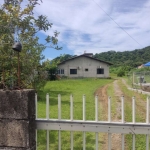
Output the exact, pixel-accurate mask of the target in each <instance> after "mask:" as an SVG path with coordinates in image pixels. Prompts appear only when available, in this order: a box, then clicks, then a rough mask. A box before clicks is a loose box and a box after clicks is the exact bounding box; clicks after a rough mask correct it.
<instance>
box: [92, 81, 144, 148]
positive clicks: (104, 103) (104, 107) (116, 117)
mask: <svg viewBox="0 0 150 150" xmlns="http://www.w3.org/2000/svg"><path fill="white" fill-rule="evenodd" d="M119 82H120V81H119V80H115V81H114V82H113V83H112V84H109V85H106V86H103V87H101V88H100V89H97V91H96V92H95V95H98V97H99V102H100V109H101V113H102V114H103V115H101V118H100V120H103V121H104V120H105V121H106V120H107V119H108V95H107V89H108V87H109V86H113V89H114V95H115V100H116V102H115V105H116V107H115V108H116V110H115V111H116V113H114V114H113V115H112V121H116V122H118V121H121V120H120V114H121V101H120V98H121V96H123V95H124V93H123V91H122V89H121V87H120V85H119ZM121 82H122V84H123V85H124V86H126V87H127V86H128V85H127V84H126V81H125V80H123V79H122V80H121ZM135 95H136V96H137V97H138V99H139V100H138V103H137V104H136V105H137V106H136V107H138V108H139V109H140V112H141V113H142V114H144V113H145V109H144V106H145V102H143V100H142V99H141V98H140V96H139V94H136V93H135ZM126 101H127V102H128V103H131V98H127V99H126ZM141 106H142V107H141ZM143 117H145V116H143ZM101 139H103V141H102V142H101V143H102V145H101V147H102V148H101V149H103V150H107V149H108V135H107V134H102V137H101ZM111 139H112V141H111V142H112V150H121V135H120V134H112V135H111ZM125 149H128V148H127V146H125Z"/></svg>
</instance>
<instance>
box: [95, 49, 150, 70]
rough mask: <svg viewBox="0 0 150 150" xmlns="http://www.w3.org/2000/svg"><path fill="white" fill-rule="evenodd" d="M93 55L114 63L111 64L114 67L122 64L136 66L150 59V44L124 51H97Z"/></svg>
mask: <svg viewBox="0 0 150 150" xmlns="http://www.w3.org/2000/svg"><path fill="white" fill-rule="evenodd" d="M94 57H95V58H98V59H101V60H104V61H108V62H111V63H113V64H114V65H113V66H114V67H115V66H116V67H117V66H123V65H127V66H131V67H137V66H139V65H141V64H144V63H146V62H149V61H150V46H148V47H145V48H143V49H137V50H133V51H124V52H116V51H108V52H103V53H99V54H98V53H97V54H95V55H94Z"/></svg>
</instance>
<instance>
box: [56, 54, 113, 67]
mask: <svg viewBox="0 0 150 150" xmlns="http://www.w3.org/2000/svg"><path fill="white" fill-rule="evenodd" d="M79 57H87V58H90V59H93V60H97V61H100V62H103V63H106V64H108V65H113V64H112V63H110V62H107V61H104V60H100V59H97V58H93V57H90V56H88V55H85V54H82V55H79V56H76V57H72V58H70V59H67V60H65V61H63V62H61V63H59V64H58V65H61V64H64V63H65V62H67V61H70V60H73V59H76V58H79Z"/></svg>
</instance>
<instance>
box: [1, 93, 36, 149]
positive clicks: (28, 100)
mask: <svg viewBox="0 0 150 150" xmlns="http://www.w3.org/2000/svg"><path fill="white" fill-rule="evenodd" d="M35 145H36V143H35V91H34V90H12V91H3V90H0V150H3V149H5V150H35Z"/></svg>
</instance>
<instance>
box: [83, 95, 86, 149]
mask: <svg viewBox="0 0 150 150" xmlns="http://www.w3.org/2000/svg"><path fill="white" fill-rule="evenodd" d="M85 107H86V106H85V95H83V121H85V120H86V108H85ZM85 146H86V133H85V132H83V150H85V149H86V147H85Z"/></svg>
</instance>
